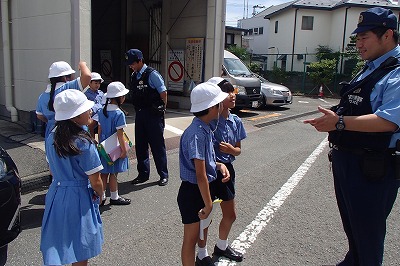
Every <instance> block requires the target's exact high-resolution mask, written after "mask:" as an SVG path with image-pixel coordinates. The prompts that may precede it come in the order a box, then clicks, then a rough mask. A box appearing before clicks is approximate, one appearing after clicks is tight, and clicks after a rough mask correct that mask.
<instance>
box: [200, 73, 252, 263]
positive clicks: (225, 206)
mask: <svg viewBox="0 0 400 266" xmlns="http://www.w3.org/2000/svg"><path fill="white" fill-rule="evenodd" d="M208 82H211V83H214V84H217V85H218V86H219V87H220V88H221V90H222V91H223V92H226V93H228V94H229V96H228V97H227V98H226V99H225V100H224V101H223V109H222V112H221V115H220V116H219V119H216V120H212V121H211V122H210V128H211V130H212V131H213V132H214V138H215V142H214V149H215V155H216V157H217V162H221V163H223V164H224V165H225V166H226V167H227V168H228V170H229V174H230V180H229V181H228V182H225V183H222V182H216V184H217V188H216V196H217V197H218V198H219V199H221V200H222V202H221V204H220V206H221V210H222V220H221V222H220V224H219V239H218V241H217V243H216V245H215V247H214V253H213V255H215V256H224V257H226V258H228V259H231V260H234V261H237V262H240V261H242V260H243V254H241V253H239V252H237V251H235V250H234V249H232V247H231V246H229V245H228V234H229V231H230V230H231V227H232V224H233V222H234V221H235V220H236V210H235V169H234V168H233V164H232V162H233V161H234V160H235V157H236V156H238V155H240V153H241V141H242V140H243V139H245V138H246V137H247V135H246V131H245V129H244V127H243V123H242V120H241V119H240V118H239V117H238V116H237V115H235V114H232V113H231V112H230V111H229V110H230V109H232V108H234V107H235V100H236V95H235V93H234V88H233V86H232V84H231V83H230V82H228V81H227V80H226V79H223V78H221V77H213V78H211V79H209V80H208ZM222 179H223V176H222V175H221V173H220V172H218V173H217V181H219V180H222Z"/></svg>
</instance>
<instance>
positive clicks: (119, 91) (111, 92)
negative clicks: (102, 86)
mask: <svg viewBox="0 0 400 266" xmlns="http://www.w3.org/2000/svg"><path fill="white" fill-rule="evenodd" d="M128 92H129V90H128V89H127V88H125V86H124V84H122V82H119V81H114V82H111V83H110V84H108V86H107V93H105V94H104V96H105V98H108V99H111V98H116V97H120V96H124V95H126V94H128Z"/></svg>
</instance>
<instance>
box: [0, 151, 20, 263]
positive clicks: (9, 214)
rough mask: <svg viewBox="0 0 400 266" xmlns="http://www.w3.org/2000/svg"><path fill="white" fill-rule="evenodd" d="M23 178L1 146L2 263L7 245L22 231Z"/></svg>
mask: <svg viewBox="0 0 400 266" xmlns="http://www.w3.org/2000/svg"><path fill="white" fill-rule="evenodd" d="M20 206H21V179H20V177H19V174H18V169H17V166H16V165H15V163H14V161H13V160H12V159H11V157H10V155H9V154H8V153H7V152H6V151H5V150H4V149H3V148H2V147H0V213H1V219H0V265H4V264H5V263H6V261H7V246H8V243H10V242H11V241H13V240H14V239H15V238H16V237H17V236H18V235H19V233H20V232H21V224H20Z"/></svg>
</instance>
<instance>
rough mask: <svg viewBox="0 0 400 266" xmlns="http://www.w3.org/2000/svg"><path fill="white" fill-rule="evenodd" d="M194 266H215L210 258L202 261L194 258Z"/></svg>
mask: <svg viewBox="0 0 400 266" xmlns="http://www.w3.org/2000/svg"><path fill="white" fill-rule="evenodd" d="M196 266H215V264H214V262H213V260H212V258H211V257H210V256H207V257H204V258H203V259H202V260H201V259H199V257H197V256H196Z"/></svg>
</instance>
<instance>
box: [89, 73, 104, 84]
mask: <svg viewBox="0 0 400 266" xmlns="http://www.w3.org/2000/svg"><path fill="white" fill-rule="evenodd" d="M91 76H92V79H91V80H90V81H93V80H100V83H103V81H104V79H102V78H101V76H100V74H99V73H97V72H92V74H91Z"/></svg>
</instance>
